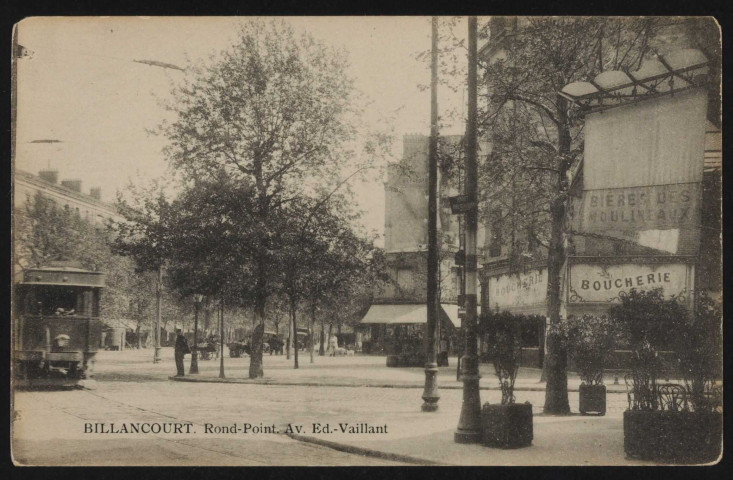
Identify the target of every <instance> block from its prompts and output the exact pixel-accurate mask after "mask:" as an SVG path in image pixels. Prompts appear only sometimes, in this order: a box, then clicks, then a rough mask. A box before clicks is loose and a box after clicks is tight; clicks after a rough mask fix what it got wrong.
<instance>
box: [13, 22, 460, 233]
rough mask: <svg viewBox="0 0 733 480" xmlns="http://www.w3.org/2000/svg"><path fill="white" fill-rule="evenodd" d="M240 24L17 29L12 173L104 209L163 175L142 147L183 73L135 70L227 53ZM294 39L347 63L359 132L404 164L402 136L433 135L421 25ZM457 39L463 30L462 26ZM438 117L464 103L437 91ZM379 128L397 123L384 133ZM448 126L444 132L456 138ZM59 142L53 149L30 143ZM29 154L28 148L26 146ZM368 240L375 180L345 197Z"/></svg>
mask: <svg viewBox="0 0 733 480" xmlns="http://www.w3.org/2000/svg"><path fill="white" fill-rule="evenodd" d="M240 21H241V20H240V19H237V18H236V17H178V18H176V17H152V18H150V17H83V18H82V17H76V18H74V17H66V18H49V17H46V18H43V17H35V18H29V19H25V20H23V21H22V22H21V23H20V24H19V26H18V40H19V43H20V44H21V45H22V46H24V47H25V48H27V49H28V50H30V51H31V52H32V53H31V55H30V56H27V57H23V58H20V59H19V60H18V97H17V98H18V116H17V154H16V165H15V168H18V169H21V170H25V171H28V172H31V173H35V174H37V173H38V170H40V169H43V168H49V167H50V168H52V169H56V170H58V171H59V176H60V179H61V180H64V179H80V180H82V189H83V191H84V192H87V193H88V191H89V188H90V187H101V188H102V199H103V200H105V201H113V200H114V199H115V195H116V193H115V192H116V191H117V190H120V189H124V188H125V186H126V185H127V184H128V183H129V182H130V181H133V182H135V183H141V182H142V183H145V182H148V181H150V180H152V179H154V178H158V177H161V176H166V175H168V174H169V172H168V170H167V168H168V166H167V162H166V159H165V158H164V156H163V154H162V152H161V149H162V148H163V147H164V145H165V139H164V138H161V137H158V136H155V135H150V134H149V133H148V130H150V129H154V128H155V127H156V126H157V125H158V124H159V123H160V122H161V121H162V120H163V119H164V118H165V117H166V113H165V111H164V110H163V108H162V107H161V105H160V101H161V100H165V99H166V98H168V95H169V92H170V88H171V84H172V83H175V82H176V80H177V79H179V78H181V75H183V74H182V72H180V71H178V70H174V69H167V68H161V67H157V66H150V65H146V64H141V63H136V62H134V61H133V60H153V61H158V62H165V63H169V64H174V65H178V66H181V67H185V66H186V65H187V64H188V61H189V60H192V61H196V60H198V59H206V58H208V57H209V56H210V55H212V54H216V53H217V52H219V51H221V50H222V49H224V48H226V47H227V46H228V45H230V44H231V43H233V42H234V40H235V38H236V32H237V27H238V24H239V23H240ZM286 21H288V22H289V23H291V25H293V27H294V28H295V29H296V30H297V31H303V30H305V31H308V32H309V33H310V34H311V35H313V36H314V37H315V38H316V39H318V40H320V41H322V42H324V43H326V44H328V45H331V46H334V47H339V48H344V49H345V50H346V51H347V52H348V56H349V60H350V68H349V71H348V74H349V75H350V76H352V77H353V78H354V79H355V86H356V88H357V89H358V90H359V91H361V92H363V94H364V95H366V97H367V98H368V99H369V100H370V101H371V102H372V103H371V104H370V105H369V107H368V109H367V111H366V112H365V117H364V120H365V121H366V122H367V124H368V125H369V124H371V125H373V126H374V127H375V128H381V129H383V128H385V127H388V128H391V129H393V131H394V134H395V137H396V140H397V141H396V142H395V145H394V148H393V158H392V160H397V159H398V158H399V156H400V154H401V148H402V144H401V138H402V136H403V135H405V134H411V133H421V134H425V135H427V134H428V133H429V126H430V125H429V120H430V92H429V90H427V89H420V88H419V86H420V85H427V84H428V83H429V80H430V72H429V66H428V65H427V63H425V62H424V61H422V60H418V59H416V58H415V55H416V53H417V52H419V51H424V50H428V49H429V48H430V19H429V17H290V18H286ZM459 27H460V28H461V31H465V23H464V22H462V21H461V22H459ZM438 95H439V104H440V109H441V111H448V110H449V109H456V110H458V111H461V104H462V102H463V95H462V92H453V91H452V90H450V89H448V88H441V89H440V90H439V93H438ZM385 118H393V122H391V125H385V124H384V123H385ZM463 129H464V127H463V125H459V124H448V125H446V128H445V129H444V130H443V131H442V132H441V133H445V134H454V133H460V132H462V131H463ZM38 140H58V141H59V142H58V143H38V142H37V141H38ZM34 142H35V143H34ZM352 187H353V190H354V191H355V193H356V199H357V202H358V205H359V207H360V208H361V209H362V210H364V211H365V216H364V217H363V220H362V221H363V223H364V226H365V227H366V228H367V230H370V231H376V232H377V233H379V234H383V230H384V188H383V185H382V183H381V179H377V178H375V179H372V180H370V181H368V182H359V183H356V184H354V185H352Z"/></svg>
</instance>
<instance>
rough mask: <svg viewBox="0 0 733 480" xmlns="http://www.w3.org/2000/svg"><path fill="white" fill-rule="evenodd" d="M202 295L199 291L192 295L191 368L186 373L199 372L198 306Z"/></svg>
mask: <svg viewBox="0 0 733 480" xmlns="http://www.w3.org/2000/svg"><path fill="white" fill-rule="evenodd" d="M203 299H204V296H203V295H201V294H200V293H195V294H194V295H193V303H194V305H195V310H194V312H195V313H194V317H193V348H192V349H191V368H190V369H189V371H188V373H189V375H191V374H196V373H199V352H198V337H199V306H200V305H201V301H202V300H203Z"/></svg>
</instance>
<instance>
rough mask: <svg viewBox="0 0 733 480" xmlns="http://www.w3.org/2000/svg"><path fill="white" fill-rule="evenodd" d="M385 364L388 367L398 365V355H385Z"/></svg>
mask: <svg viewBox="0 0 733 480" xmlns="http://www.w3.org/2000/svg"><path fill="white" fill-rule="evenodd" d="M387 366H388V367H399V366H400V357H399V356H398V355H387Z"/></svg>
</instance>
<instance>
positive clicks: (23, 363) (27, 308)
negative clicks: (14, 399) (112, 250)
mask: <svg viewBox="0 0 733 480" xmlns="http://www.w3.org/2000/svg"><path fill="white" fill-rule="evenodd" d="M78 267H80V265H79V266H77V265H75V264H73V263H62V262H56V263H54V264H53V265H52V266H47V267H40V268H29V269H26V270H24V271H22V272H20V274H19V278H16V280H17V281H16V283H15V292H14V293H15V296H14V302H13V330H12V332H13V335H12V337H13V339H12V340H13V363H12V369H13V381H14V384H15V385H16V386H28V385H39V386H40V385H54V386H76V385H80V382H81V381H82V380H84V379H86V378H90V377H91V375H92V372H93V367H94V357H95V355H96V353H97V350H98V349H99V345H100V342H101V337H102V322H101V320H100V318H99V300H100V294H101V291H102V289H103V288H104V282H105V276H104V274H103V273H100V272H92V271H88V270H84V269H82V268H78Z"/></svg>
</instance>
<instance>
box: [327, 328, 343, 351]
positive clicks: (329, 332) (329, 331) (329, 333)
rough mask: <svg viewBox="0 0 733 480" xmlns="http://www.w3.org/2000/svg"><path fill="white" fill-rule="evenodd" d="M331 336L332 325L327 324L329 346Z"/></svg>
mask: <svg viewBox="0 0 733 480" xmlns="http://www.w3.org/2000/svg"><path fill="white" fill-rule="evenodd" d="M331 335H333V323H329V324H328V342H329V345H330V342H331ZM336 339H337V340H338V337H336ZM342 347H343V345H342Z"/></svg>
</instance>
